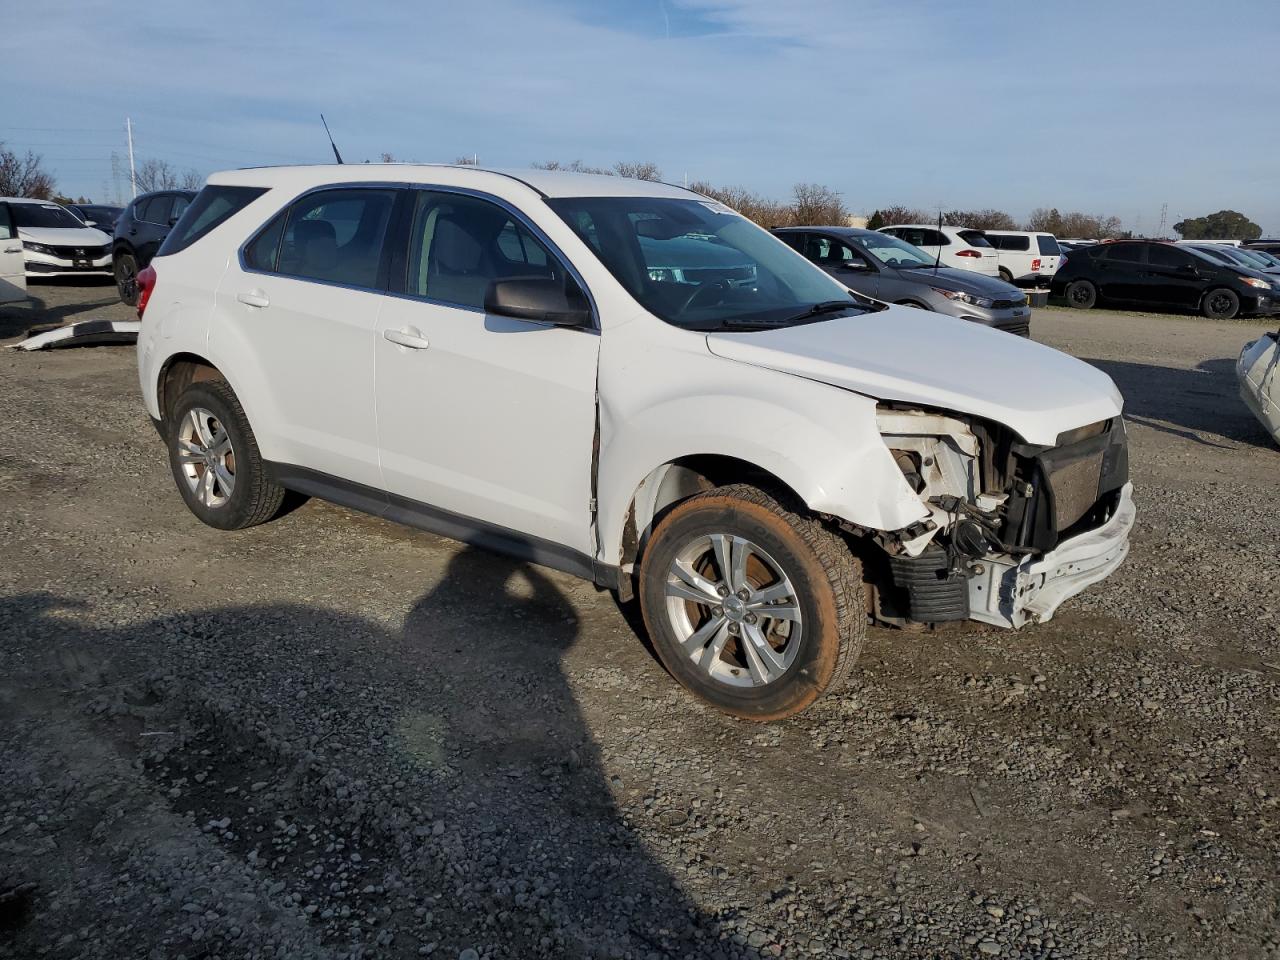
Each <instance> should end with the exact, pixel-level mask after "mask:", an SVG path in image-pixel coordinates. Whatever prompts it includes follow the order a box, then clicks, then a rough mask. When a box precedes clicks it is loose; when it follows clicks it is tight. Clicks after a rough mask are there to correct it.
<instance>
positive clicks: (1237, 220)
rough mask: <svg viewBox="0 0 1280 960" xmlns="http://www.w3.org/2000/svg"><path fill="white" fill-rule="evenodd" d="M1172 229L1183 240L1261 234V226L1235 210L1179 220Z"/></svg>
mask: <svg viewBox="0 0 1280 960" xmlns="http://www.w3.org/2000/svg"><path fill="white" fill-rule="evenodd" d="M1173 229H1174V230H1176V231H1177V232H1178V233H1179V234H1180V235H1181V236H1182V239H1184V240H1257V239H1258V238H1259V237H1260V236H1262V227H1260V226H1258V225H1257V224H1256V223H1254V222H1253V221H1252V220H1250V219H1249V218H1248V217H1246V216H1245V215H1244V214H1243V213H1239V212H1237V211H1235V210H1219V211H1218V212H1217V213H1211V214H1209V215H1208V216H1204V217H1192V218H1190V219H1187V220H1179V221H1178V222H1177V223H1175V224H1174V225H1173Z"/></svg>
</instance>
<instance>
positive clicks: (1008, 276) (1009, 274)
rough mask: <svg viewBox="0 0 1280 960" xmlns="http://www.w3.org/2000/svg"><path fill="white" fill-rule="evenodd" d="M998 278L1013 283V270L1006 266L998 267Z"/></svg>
mask: <svg viewBox="0 0 1280 960" xmlns="http://www.w3.org/2000/svg"><path fill="white" fill-rule="evenodd" d="M999 269H1000V279H1001V280H1003V281H1004V282H1005V283H1013V271H1012V270H1010V269H1009V268H1008V267H1000V268H999Z"/></svg>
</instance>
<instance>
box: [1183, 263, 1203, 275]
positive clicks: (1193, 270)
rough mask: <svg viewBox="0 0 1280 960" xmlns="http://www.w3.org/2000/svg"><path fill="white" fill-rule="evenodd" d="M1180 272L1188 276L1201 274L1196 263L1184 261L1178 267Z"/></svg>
mask: <svg viewBox="0 0 1280 960" xmlns="http://www.w3.org/2000/svg"><path fill="white" fill-rule="evenodd" d="M1178 272H1179V273H1181V274H1183V275H1184V276H1188V277H1198V276H1200V269H1199V268H1198V267H1197V266H1196V265H1195V264H1194V263H1184V264H1183V265H1182V266H1180V267H1179V268H1178Z"/></svg>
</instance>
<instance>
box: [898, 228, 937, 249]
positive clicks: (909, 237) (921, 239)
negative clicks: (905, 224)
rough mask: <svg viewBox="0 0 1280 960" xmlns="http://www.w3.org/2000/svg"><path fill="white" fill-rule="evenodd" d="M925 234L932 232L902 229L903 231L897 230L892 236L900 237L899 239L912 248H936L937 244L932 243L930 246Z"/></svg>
mask: <svg viewBox="0 0 1280 960" xmlns="http://www.w3.org/2000/svg"><path fill="white" fill-rule="evenodd" d="M927 233H933V231H932V230H921V229H920V228H919V227H909V228H907V229H904V230H898V231H896V232H895V233H894V236H896V237H900V238H901V239H903V240H905V241H907V243H909V244H911V245H912V246H913V247H928V246H935V247H936V246H937V243H932V244H931V243H930V242H929V241H928V240H927V239H926V238H925V234H927Z"/></svg>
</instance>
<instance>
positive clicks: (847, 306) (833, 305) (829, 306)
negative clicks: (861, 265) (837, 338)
mask: <svg viewBox="0 0 1280 960" xmlns="http://www.w3.org/2000/svg"><path fill="white" fill-rule="evenodd" d="M841 310H861V311H865V310H866V307H863V306H862V305H860V304H859V303H857V302H856V301H854V300H823V301H822V302H821V303H815V304H814V305H813V306H812V307H810V308H809V309H808V310H806V311H805V312H804V313H797V314H796V315H795V316H793V317H787V318H786V319H785V320H779V321H778V325H779V326H785V325H786V324H788V323H799V322H800V321H801V320H808V319H809V318H810V317H820V316H822V315H823V314H824V313H839V312H840V311H841Z"/></svg>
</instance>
